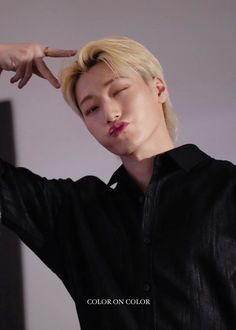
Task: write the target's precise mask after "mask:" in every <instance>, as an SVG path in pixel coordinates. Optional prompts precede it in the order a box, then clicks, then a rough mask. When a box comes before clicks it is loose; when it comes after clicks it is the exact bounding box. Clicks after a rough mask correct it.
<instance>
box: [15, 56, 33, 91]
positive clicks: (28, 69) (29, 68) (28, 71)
mask: <svg viewBox="0 0 236 330" xmlns="http://www.w3.org/2000/svg"><path fill="white" fill-rule="evenodd" d="M31 77H32V63H31V62H30V63H28V64H27V65H26V68H25V74H24V77H23V79H21V81H20V82H19V84H18V87H19V88H22V87H24V86H25V85H26V84H27V82H28V81H29V80H30V78H31Z"/></svg>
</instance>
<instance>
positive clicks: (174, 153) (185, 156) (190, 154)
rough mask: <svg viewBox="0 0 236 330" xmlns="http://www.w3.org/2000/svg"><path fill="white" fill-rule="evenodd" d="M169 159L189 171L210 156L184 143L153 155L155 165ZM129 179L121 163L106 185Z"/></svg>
mask: <svg viewBox="0 0 236 330" xmlns="http://www.w3.org/2000/svg"><path fill="white" fill-rule="evenodd" d="M167 158H168V159H170V160H172V161H173V162H174V164H175V165H177V166H178V167H179V168H182V169H184V170H185V171H187V172H189V171H191V170H192V169H193V168H194V167H195V166H197V165H198V164H199V163H201V162H203V161H204V160H206V159H210V158H211V157H210V156H208V155H207V154H206V153H204V152H203V151H202V150H200V149H199V148H198V147H197V146H196V145H194V144H184V145H182V146H180V147H176V148H174V149H171V150H168V151H165V152H163V153H161V154H158V155H156V157H155V163H154V164H155V166H156V165H157V163H160V162H163V161H164V160H165V159H167ZM129 179H130V176H129V175H128V173H127V171H126V170H125V167H124V165H123V164H122V165H121V166H120V167H119V168H118V169H117V170H116V171H115V172H114V173H113V175H112V176H111V178H110V180H109V182H108V185H109V186H111V185H113V184H114V183H116V182H119V181H127V180H129Z"/></svg>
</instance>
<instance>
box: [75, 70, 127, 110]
mask: <svg viewBox="0 0 236 330" xmlns="http://www.w3.org/2000/svg"><path fill="white" fill-rule="evenodd" d="M121 78H127V77H121V76H119V77H115V78H112V79H110V80H108V81H106V82H105V83H104V84H103V85H102V87H107V86H109V85H110V84H111V83H113V82H114V81H115V80H117V79H121ZM93 98H94V95H91V94H89V95H87V96H85V97H84V98H83V99H82V100H81V102H80V103H79V107H81V105H82V104H83V103H84V102H86V101H88V100H91V99H93Z"/></svg>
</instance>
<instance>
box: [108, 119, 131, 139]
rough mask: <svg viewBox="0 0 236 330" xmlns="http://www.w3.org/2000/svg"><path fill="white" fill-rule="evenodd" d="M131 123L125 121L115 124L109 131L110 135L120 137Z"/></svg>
mask: <svg viewBox="0 0 236 330" xmlns="http://www.w3.org/2000/svg"><path fill="white" fill-rule="evenodd" d="M128 125H129V123H127V122H125V121H119V122H115V123H114V124H113V125H112V126H111V128H110V129H109V135H110V136H111V135H118V134H119V133H120V132H121V131H123V129H125V128H126V127H127V126H128Z"/></svg>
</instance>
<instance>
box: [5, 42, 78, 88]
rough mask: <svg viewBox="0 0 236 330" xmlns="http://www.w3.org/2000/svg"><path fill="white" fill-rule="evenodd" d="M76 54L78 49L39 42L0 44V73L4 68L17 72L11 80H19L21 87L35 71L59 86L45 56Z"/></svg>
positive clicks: (14, 81)
mask: <svg viewBox="0 0 236 330" xmlns="http://www.w3.org/2000/svg"><path fill="white" fill-rule="evenodd" d="M75 54H76V50H62V49H55V48H50V47H45V46H43V45H41V44H38V43H17V44H0V74H1V72H2V71H3V70H5V71H13V72H15V75H14V76H13V77H12V78H11V80H10V82H11V83H16V82H19V83H18V87H19V88H22V87H24V86H25V85H26V84H27V82H28V81H29V80H30V78H31V77H32V74H33V73H34V74H36V75H38V76H39V77H41V78H44V79H47V80H48V81H49V82H50V83H51V84H52V85H53V86H54V87H55V88H59V87H60V83H59V81H58V80H57V78H56V77H55V76H54V75H53V74H52V72H51V71H50V69H49V68H48V66H47V65H46V63H45V62H44V60H43V58H44V57H46V56H48V57H70V56H74V55H75Z"/></svg>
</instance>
